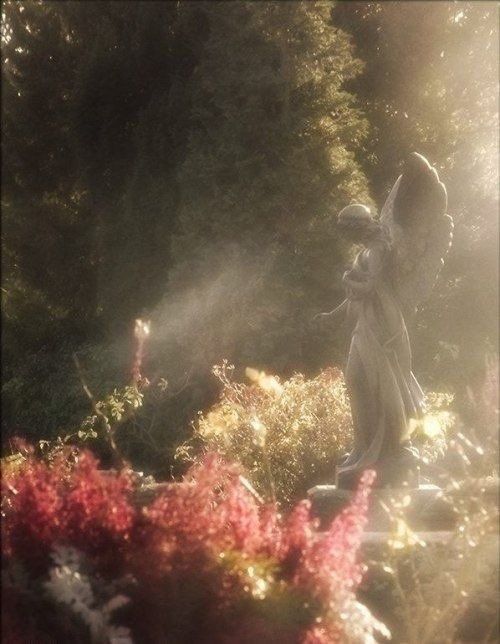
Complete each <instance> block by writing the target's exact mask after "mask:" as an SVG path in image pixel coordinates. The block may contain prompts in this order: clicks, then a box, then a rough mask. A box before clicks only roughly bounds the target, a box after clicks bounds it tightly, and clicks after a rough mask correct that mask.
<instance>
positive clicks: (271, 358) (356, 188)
mask: <svg viewBox="0 0 500 644" xmlns="http://www.w3.org/2000/svg"><path fill="white" fill-rule="evenodd" d="M329 7H330V3H319V2H318V3H317V2H265V3H253V2H234V3H224V2H215V3H205V4H203V5H202V8H203V11H204V13H205V15H206V18H207V20H208V25H209V36H208V39H207V41H206V44H205V46H204V48H203V51H202V55H201V56H200V64H199V66H198V67H197V68H196V70H195V73H194V74H193V77H192V79H191V81H190V86H189V89H190V92H191V96H192V98H191V100H192V121H191V130H190V137H189V147H188V150H189V151H188V155H187V157H186V160H185V162H184V163H183V164H182V167H181V169H180V172H179V182H180V191H181V192H180V194H181V208H180V213H179V221H178V227H177V232H176V235H175V236H174V238H173V240H172V254H173V257H174V260H175V267H174V269H173V271H172V274H171V282H170V289H171V291H170V296H169V297H168V298H167V300H166V302H165V316H164V318H165V319H166V320H167V322H168V324H167V326H168V328H169V329H175V335H176V336H177V338H178V339H179V341H180V343H181V346H182V347H184V357H185V359H186V360H188V361H189V360H190V359H192V360H193V361H194V363H197V364H203V365H204V366H206V365H210V364H211V363H213V362H214V361H217V360H220V359H221V358H222V357H230V358H232V359H235V360H237V361H238V362H239V363H241V364H249V363H256V362H258V363H260V364H262V365H267V366H268V367H270V368H273V369H279V370H291V369H293V368H297V367H298V368H307V367H312V366H313V365H316V366H317V364H318V363H319V362H320V361H321V359H322V353H323V354H324V351H323V347H322V346H320V345H319V344H318V343H317V338H315V340H316V342H314V339H312V338H311V333H310V328H309V320H310V318H311V316H312V315H313V314H314V313H315V312H317V311H318V310H320V309H321V308H323V307H328V306H331V305H332V306H333V305H334V304H335V302H336V301H337V300H338V299H339V298H340V297H341V292H340V290H339V271H341V268H342V262H343V261H345V259H346V257H345V249H344V248H343V246H342V243H341V242H339V240H338V239H337V235H336V232H335V226H334V219H335V215H336V213H337V212H338V210H339V209H340V208H341V207H342V206H344V205H346V204H348V203H349V202H350V201H352V200H363V201H369V196H368V188H367V182H366V179H365V176H364V174H363V172H362V171H361V170H360V168H359V166H358V164H357V163H356V161H355V159H354V153H355V151H356V149H357V148H358V146H359V145H360V142H361V141H362V139H363V137H364V135H365V134H366V129H367V124H366V122H365V120H364V119H363V117H362V115H361V113H360V112H359V110H358V109H357V108H356V104H355V100H354V97H353V96H352V95H351V94H349V93H348V92H347V91H346V90H345V88H344V85H345V82H346V81H348V80H349V79H351V78H353V77H354V76H356V74H358V73H359V72H360V70H361V64H360V62H359V61H358V60H357V59H356V58H355V57H354V56H353V54H352V49H351V46H350V43H349V38H348V37H347V36H346V34H344V33H343V32H342V31H340V30H339V29H337V28H335V27H333V26H332V25H331V24H329ZM158 315H159V318H160V319H162V311H161V310H160V312H159V314H158Z"/></svg>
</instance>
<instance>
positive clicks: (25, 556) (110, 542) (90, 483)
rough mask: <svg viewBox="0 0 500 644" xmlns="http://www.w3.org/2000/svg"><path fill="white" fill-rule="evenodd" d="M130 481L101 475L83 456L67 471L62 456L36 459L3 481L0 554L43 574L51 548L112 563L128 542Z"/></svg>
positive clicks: (88, 457)
mask: <svg viewBox="0 0 500 644" xmlns="http://www.w3.org/2000/svg"><path fill="white" fill-rule="evenodd" d="M131 490H132V483H131V478H130V475H129V474H128V473H126V472H123V473H117V474H115V473H109V474H107V473H105V472H102V471H100V470H98V469H97V461H96V460H95V458H94V457H93V456H92V455H91V454H90V453H89V452H87V451H84V452H81V453H80V454H79V455H78V457H77V458H76V463H75V465H74V467H73V468H72V469H71V470H69V469H68V467H67V463H66V461H65V459H64V455H63V454H61V455H60V457H58V458H57V459H56V460H55V461H54V462H53V463H51V464H48V463H45V462H43V461H39V460H37V459H36V458H34V457H30V458H28V459H27V460H26V462H25V464H24V466H23V467H22V469H20V470H17V471H14V472H13V473H11V474H7V475H4V476H3V477H2V510H3V514H4V522H3V544H2V545H3V550H4V552H5V553H7V554H8V555H12V556H14V557H16V558H18V559H20V560H21V561H23V562H26V563H27V564H28V565H29V566H32V567H35V568H37V569H39V568H43V567H44V566H46V565H47V563H48V561H49V556H50V553H51V551H52V550H53V548H54V545H55V544H58V543H62V544H71V545H73V546H75V547H78V548H80V549H81V550H82V551H83V552H86V553H88V554H89V555H92V556H99V557H103V558H107V559H106V560H107V561H110V560H111V559H112V558H114V557H115V556H116V555H117V554H118V553H119V552H120V551H121V549H123V547H124V546H125V544H126V542H127V540H128V539H129V537H130V532H131V528H132V523H133V518H134V510H133V508H132V505H131V503H130V498H129V497H130V492H131Z"/></svg>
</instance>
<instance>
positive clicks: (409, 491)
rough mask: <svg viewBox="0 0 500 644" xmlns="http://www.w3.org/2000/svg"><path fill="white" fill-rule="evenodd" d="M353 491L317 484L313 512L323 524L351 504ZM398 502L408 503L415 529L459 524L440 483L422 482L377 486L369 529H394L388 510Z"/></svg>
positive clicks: (439, 528) (312, 497)
mask: <svg viewBox="0 0 500 644" xmlns="http://www.w3.org/2000/svg"><path fill="white" fill-rule="evenodd" d="M353 494H354V493H353V492H351V491H350V490H345V489H342V488H337V487H336V486H335V485H317V486H316V487H314V488H311V489H310V490H309V491H308V496H309V499H310V500H311V502H312V512H313V515H314V516H316V517H318V518H319V519H320V522H321V523H320V525H321V527H323V528H324V527H326V526H327V525H328V524H329V522H330V521H331V520H332V519H333V518H334V517H335V516H336V515H337V514H338V513H339V512H341V510H342V508H343V507H344V506H346V505H347V503H348V502H349V501H350V500H351V498H352V496H353ZM394 501H396V502H397V501H399V502H404V503H405V506H406V512H405V516H406V518H407V523H408V525H409V526H410V527H411V528H412V529H413V530H420V531H425V532H429V531H435V530H437V531H447V530H451V529H452V528H453V526H454V524H455V515H454V512H453V508H452V506H451V504H450V503H449V502H447V501H445V500H444V499H443V498H442V490H441V489H440V488H439V487H437V486H436V485H432V484H422V485H419V486H418V487H416V488H410V487H408V488H396V489H394V488H392V489H391V488H376V489H374V490H373V492H372V494H371V499H370V506H369V512H368V526H367V531H368V532H384V531H387V530H390V526H391V520H390V517H389V514H388V512H387V511H386V509H384V506H385V507H386V508H389V509H390V508H391V506H392V505H393V502H394Z"/></svg>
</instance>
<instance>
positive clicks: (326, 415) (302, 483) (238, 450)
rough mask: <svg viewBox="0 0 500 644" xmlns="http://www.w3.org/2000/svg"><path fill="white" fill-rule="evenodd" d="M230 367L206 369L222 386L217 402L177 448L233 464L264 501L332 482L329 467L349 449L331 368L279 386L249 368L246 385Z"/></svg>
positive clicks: (343, 401)
mask: <svg viewBox="0 0 500 644" xmlns="http://www.w3.org/2000/svg"><path fill="white" fill-rule="evenodd" d="M233 369H234V367H232V366H231V365H229V364H228V363H227V362H224V363H223V364H222V365H220V366H217V367H214V374H215V375H216V377H217V378H218V379H219V380H220V382H221V383H222V385H223V388H222V392H221V394H220V399H219V401H218V402H217V403H216V404H215V405H214V406H213V407H212V408H211V409H210V410H209V411H208V412H206V413H205V414H202V415H201V416H200V418H199V419H198V421H197V422H196V424H195V432H194V437H193V439H191V441H190V442H188V443H187V444H184V445H181V446H180V447H179V448H178V450H177V457H178V458H187V459H190V458H192V453H193V448H196V449H197V450H199V448H200V446H201V447H202V449H204V450H209V451H210V450H214V449H215V450H217V451H218V452H219V453H221V454H224V455H225V456H226V457H227V458H228V459H236V460H238V461H239V462H241V463H242V464H243V465H244V467H245V470H246V471H247V472H248V473H249V476H250V480H251V482H252V484H253V485H254V486H255V488H256V489H257V490H258V491H259V492H260V493H261V494H262V495H263V496H264V497H267V498H269V497H273V496H274V497H275V498H276V499H277V500H278V501H279V502H280V503H282V504H284V505H289V504H290V503H293V502H295V501H296V500H297V499H299V498H301V497H302V496H304V495H305V494H306V493H307V490H308V489H309V488H310V487H312V486H313V485H315V484H316V483H320V482H322V483H324V482H325V480H330V481H332V482H333V478H334V473H335V465H336V462H337V461H338V459H339V458H340V457H341V456H343V454H344V453H345V452H346V451H347V449H348V448H349V446H350V443H351V439H352V419H351V411H350V407H349V401H348V398H347V394H346V390H345V384H344V381H343V378H342V375H341V373H340V372H339V371H338V370H335V369H329V370H326V371H323V372H322V373H321V374H320V375H319V376H317V377H316V378H314V379H311V380H308V379H306V378H304V376H302V375H300V374H297V375H294V376H293V377H292V378H290V379H289V380H285V381H284V382H283V383H281V382H280V381H279V379H277V378H275V377H273V376H267V375H265V374H264V373H259V372H258V371H256V370H253V369H247V372H248V375H249V376H250V377H251V378H252V380H253V381H254V382H253V384H249V385H245V384H240V383H237V382H235V381H234V380H233V377H232V372H233Z"/></svg>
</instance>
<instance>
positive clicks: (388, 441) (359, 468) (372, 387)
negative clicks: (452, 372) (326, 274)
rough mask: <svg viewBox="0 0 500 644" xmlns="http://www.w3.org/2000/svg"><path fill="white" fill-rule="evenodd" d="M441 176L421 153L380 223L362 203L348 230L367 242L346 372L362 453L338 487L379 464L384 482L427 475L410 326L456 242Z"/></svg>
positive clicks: (347, 283) (350, 282)
mask: <svg viewBox="0 0 500 644" xmlns="http://www.w3.org/2000/svg"><path fill="white" fill-rule="evenodd" d="M446 207H447V195H446V189H445V187H444V185H443V184H442V183H441V181H440V180H439V177H438V174H437V172H436V170H435V169H434V168H433V167H431V165H430V164H429V163H428V161H427V160H426V159H425V158H424V157H423V156H421V155H420V154H417V153H416V152H415V153H412V154H411V155H410V156H409V158H408V159H407V161H406V163H405V166H404V170H403V173H402V175H401V176H400V177H399V178H398V179H397V181H396V183H395V184H394V186H393V188H392V190H391V192H390V194H389V196H388V198H387V201H386V203H385V205H384V207H383V209H382V212H381V213H380V217H379V218H378V219H375V218H373V217H372V215H371V213H370V210H369V209H368V208H367V207H366V206H363V205H360V204H353V205H350V206H347V207H346V208H344V209H343V210H342V211H341V212H340V214H339V216H338V227H339V229H340V230H341V231H342V233H343V234H344V235H345V236H346V237H347V238H348V239H349V240H350V241H352V242H354V243H356V244H361V245H362V246H363V248H362V250H360V251H359V253H358V254H357V256H356V258H355V260H354V262H353V264H352V266H351V268H350V269H349V270H347V271H346V272H345V273H344V276H343V278H342V282H343V286H344V288H345V292H346V299H345V300H344V302H342V304H341V305H340V306H338V307H337V308H336V309H334V311H332V312H331V313H330V314H328V313H324V314H320V317H327V316H332V315H334V314H338V313H340V312H341V311H345V313H346V319H347V322H348V325H349V333H350V346H349V351H348V357H347V365H346V368H345V378H346V384H347V388H348V392H349V397H350V402H351V410H352V416H353V425H354V444H353V448H352V451H351V452H350V453H349V454H348V455H347V456H346V457H345V459H344V461H343V462H341V463H340V465H339V467H338V469H337V484H338V486H339V487H342V488H352V487H353V486H355V485H356V482H357V480H358V478H359V476H360V474H361V473H362V472H363V471H364V470H366V469H369V468H373V469H375V470H376V471H377V474H378V485H379V486H387V485H390V486H399V485H401V484H402V483H403V482H404V481H407V482H409V483H410V482H411V481H413V482H415V481H416V480H417V477H418V452H417V451H416V450H415V449H414V448H413V447H412V446H411V444H410V440H409V438H410V435H411V433H412V430H413V428H414V427H415V426H416V424H417V423H418V422H419V421H421V420H422V418H423V414H424V395H423V392H422V389H421V388H420V386H419V384H418V382H417V380H416V378H415V376H414V374H413V372H412V357H411V348H410V341H409V337H408V331H407V326H406V322H405V320H407V319H408V317H409V316H410V315H411V314H412V313H413V312H414V311H415V309H416V307H417V305H418V304H420V303H421V302H422V301H423V300H424V299H425V298H426V297H427V296H428V295H429V294H430V291H431V290H432V288H433V285H434V283H435V281H436V278H437V276H438V273H439V270H440V268H441V266H442V265H443V262H444V257H445V256H446V253H447V251H448V248H449V247H450V245H451V240H452V231H453V221H452V219H451V217H449V216H448V215H447V214H446Z"/></svg>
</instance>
